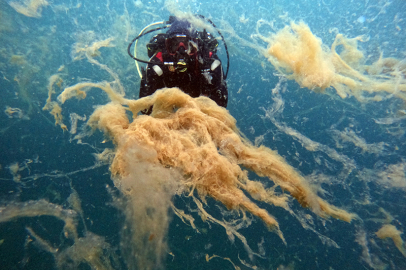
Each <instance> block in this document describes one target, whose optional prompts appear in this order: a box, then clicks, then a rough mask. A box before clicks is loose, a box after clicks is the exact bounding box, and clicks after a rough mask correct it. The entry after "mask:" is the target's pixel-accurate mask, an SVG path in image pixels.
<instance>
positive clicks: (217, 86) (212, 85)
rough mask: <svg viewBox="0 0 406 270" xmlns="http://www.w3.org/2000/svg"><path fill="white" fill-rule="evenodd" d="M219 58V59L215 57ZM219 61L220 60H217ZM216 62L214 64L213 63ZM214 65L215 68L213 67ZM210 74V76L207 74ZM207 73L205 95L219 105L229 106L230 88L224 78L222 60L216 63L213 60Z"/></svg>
mask: <svg viewBox="0 0 406 270" xmlns="http://www.w3.org/2000/svg"><path fill="white" fill-rule="evenodd" d="M215 60H217V59H215ZM217 61H219V60H217ZM213 63H214V65H213ZM212 67H214V68H212ZM207 75H208V76H207ZM207 75H205V76H204V77H205V86H204V88H205V91H204V93H203V95H205V96H207V97H209V98H210V99H212V100H214V101H215V102H216V103H217V105H219V106H222V107H224V108H227V102H228V90H227V84H226V81H225V80H224V78H223V67H222V65H221V62H220V63H219V64H218V63H217V64H216V63H215V62H214V61H213V62H212V65H211V68H210V69H209V70H208V74H207ZM208 78H209V79H208Z"/></svg>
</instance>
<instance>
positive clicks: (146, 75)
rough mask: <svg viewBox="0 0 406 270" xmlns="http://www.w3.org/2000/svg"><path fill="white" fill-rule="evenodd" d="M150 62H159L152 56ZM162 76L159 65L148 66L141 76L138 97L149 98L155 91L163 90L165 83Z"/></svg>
mask: <svg viewBox="0 0 406 270" xmlns="http://www.w3.org/2000/svg"><path fill="white" fill-rule="evenodd" d="M150 61H151V62H153V61H159V59H158V58H156V57H155V56H154V57H153V58H151V59H150ZM163 76H164V75H163V71H162V68H161V67H160V66H159V65H154V64H148V65H147V69H146V70H145V72H143V75H142V79H141V85H140V95H139V97H140V98H142V97H146V96H150V95H152V94H153V93H155V91H156V90H158V89H161V88H164V87H165V83H164V79H163Z"/></svg>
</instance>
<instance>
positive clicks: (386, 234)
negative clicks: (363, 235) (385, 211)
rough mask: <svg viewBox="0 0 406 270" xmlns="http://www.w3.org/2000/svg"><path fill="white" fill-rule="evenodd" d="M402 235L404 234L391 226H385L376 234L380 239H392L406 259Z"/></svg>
mask: <svg viewBox="0 0 406 270" xmlns="http://www.w3.org/2000/svg"><path fill="white" fill-rule="evenodd" d="M401 234H402V232H400V231H398V229H396V227H395V226H393V225H391V224H385V225H383V226H382V228H380V229H379V230H378V231H377V232H376V236H378V237H379V238H380V239H385V238H391V239H392V240H393V243H395V246H396V247H397V248H398V250H399V251H400V252H401V253H402V254H403V256H405V257H406V249H405V246H404V243H403V240H402V238H401V237H400V235H401Z"/></svg>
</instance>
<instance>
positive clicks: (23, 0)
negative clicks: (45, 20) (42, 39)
mask: <svg viewBox="0 0 406 270" xmlns="http://www.w3.org/2000/svg"><path fill="white" fill-rule="evenodd" d="M9 5H10V6H11V7H12V8H14V9H15V11H17V12H18V13H21V14H23V15H25V16H27V17H33V18H40V17H41V12H42V7H43V6H47V5H48V2H47V1H46V0H17V1H10V2H9Z"/></svg>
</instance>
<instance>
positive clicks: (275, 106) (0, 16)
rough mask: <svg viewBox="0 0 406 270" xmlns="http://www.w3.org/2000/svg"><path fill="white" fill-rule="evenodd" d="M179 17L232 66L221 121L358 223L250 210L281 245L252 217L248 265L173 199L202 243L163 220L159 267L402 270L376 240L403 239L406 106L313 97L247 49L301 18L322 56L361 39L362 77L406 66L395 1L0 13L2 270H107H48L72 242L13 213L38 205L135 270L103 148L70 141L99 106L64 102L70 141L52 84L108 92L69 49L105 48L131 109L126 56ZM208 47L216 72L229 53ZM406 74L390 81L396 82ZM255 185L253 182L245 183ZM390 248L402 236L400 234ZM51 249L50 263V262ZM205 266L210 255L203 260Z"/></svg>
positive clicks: (18, 0)
mask: <svg viewBox="0 0 406 270" xmlns="http://www.w3.org/2000/svg"><path fill="white" fill-rule="evenodd" d="M177 13H191V14H201V15H204V16H205V17H207V18H210V19H211V20H212V21H213V22H214V23H215V24H216V26H217V27H218V29H219V30H220V31H221V33H222V34H223V35H224V37H225V41H226V42H227V46H228V51H229V54H230V67H229V74H228V77H227V84H228V91H229V102H228V106H227V109H228V110H229V112H230V114H231V115H232V116H233V117H234V118H235V119H236V120H237V126H238V128H239V129H240V130H241V132H242V133H243V134H245V136H246V137H247V138H248V139H249V140H251V141H252V142H253V143H254V144H255V145H265V146H266V147H269V148H271V149H272V150H276V151H277V152H278V153H279V154H280V155H281V156H283V157H284V158H285V159H286V161H287V162H288V163H289V164H290V165H291V166H293V167H294V168H296V169H297V170H298V171H299V172H300V173H301V174H302V175H304V176H305V178H306V179H307V180H308V181H309V182H310V184H311V185H312V186H314V187H315V189H316V190H317V191H318V194H319V195H320V196H321V197H322V198H323V199H325V200H326V201H328V202H329V203H330V204H332V205H335V206H337V207H340V208H342V209H345V210H347V211H348V212H351V213H355V214H357V215H358V218H357V219H355V220H353V221H352V222H351V223H346V222H343V221H340V220H336V219H333V218H330V219H322V218H320V217H318V216H317V215H315V214H314V213H312V212H311V211H310V210H308V209H305V208H302V207H301V206H300V205H299V204H298V203H297V202H296V201H295V200H291V201H290V202H289V205H290V207H291V209H292V210H293V211H294V213H295V214H294V215H293V214H291V213H289V212H287V211H284V210H283V209H281V208H278V207H276V206H269V205H267V204H265V203H262V202H257V204H258V205H259V206H260V207H262V208H265V209H266V210H267V211H268V212H269V213H271V214H272V215H273V216H275V217H276V219H277V220H278V222H279V226H280V229H281V231H282V232H283V234H284V237H285V239H286V245H285V244H284V243H283V242H282V241H281V239H280V238H279V237H278V235H276V234H275V233H272V232H270V231H268V229H267V228H266V226H264V224H263V222H262V221H260V220H258V219H256V218H253V217H251V224H250V225H249V226H247V227H242V228H241V229H240V230H239V232H240V233H241V234H243V235H244V236H245V237H246V239H247V242H248V245H249V246H250V247H251V248H252V249H253V250H254V251H255V252H256V253H257V256H254V258H253V260H251V259H250V258H249V256H248V254H247V252H246V250H245V249H244V245H243V244H242V243H241V242H240V241H239V239H234V240H233V239H232V238H231V237H229V236H228V235H227V233H226V231H225V230H224V228H222V227H221V226H218V225H216V224H210V223H207V222H204V221H203V220H202V219H201V218H200V217H199V215H198V214H197V212H196V211H195V212H194V211H193V209H194V208H193V206H190V205H191V204H193V202H192V201H191V199H190V198H188V197H184V196H175V197H174V199H173V202H174V205H175V206H176V207H177V208H179V209H184V210H185V211H188V213H190V214H191V215H192V216H194V218H195V225H196V227H197V228H198V229H199V232H197V231H196V230H194V229H193V228H192V227H191V226H189V225H188V224H187V223H184V222H183V221H182V220H181V219H180V218H178V216H176V215H173V214H172V215H171V223H170V227H169V231H168V235H167V239H166V240H167V242H168V251H167V256H166V257H165V261H164V263H163V268H165V269H406V257H405V256H406V252H405V244H404V243H403V242H402V241H399V238H395V239H397V240H398V241H397V242H396V241H395V242H394V241H393V240H392V239H391V238H386V239H380V238H379V237H377V235H376V232H377V231H378V230H379V229H380V228H382V226H384V225H393V226H394V227H396V229H397V230H398V233H401V232H404V230H405V228H406V227H405V224H406V203H405V198H406V176H405V171H406V140H405V131H406V130H405V129H406V106H405V100H404V99H402V98H398V97H396V96H394V95H390V94H386V95H384V98H383V99H382V100H381V101H379V102H378V101H376V102H375V101H370V102H361V101H360V100H357V99H356V98H354V97H347V98H345V99H343V98H341V97H340V96H339V95H337V94H336V92H335V91H334V89H332V88H327V89H326V90H325V91H324V92H323V93H320V91H312V90H310V89H307V88H302V87H300V86H299V85H298V84H297V83H296V81H294V80H288V79H286V78H285V76H284V75H283V74H280V73H279V72H278V71H277V70H276V69H275V68H274V67H273V65H272V64H271V63H270V62H269V61H268V60H267V59H266V57H264V55H263V54H262V53H261V52H262V50H263V49H266V48H267V46H268V44H267V43H266V42H265V41H262V40H258V39H256V38H255V35H256V34H261V35H262V36H270V35H272V34H273V33H276V32H278V31H279V30H281V29H283V28H284V27H285V26H288V25H290V23H291V22H292V21H293V22H301V21H303V22H304V23H306V24H307V25H308V26H309V27H310V29H311V31H312V32H313V34H314V35H316V36H317V37H318V38H320V39H321V40H322V41H323V44H324V46H325V47H326V48H329V47H330V46H331V45H332V43H333V42H334V39H335V37H336V35H337V34H338V33H341V34H343V35H344V36H347V37H349V38H355V37H360V38H359V40H360V41H361V42H359V44H358V46H359V49H360V50H361V51H362V52H363V54H364V60H363V61H364V64H365V65H371V64H372V63H374V62H375V61H377V60H378V59H379V58H380V57H381V55H383V56H384V57H390V58H395V59H398V60H399V61H400V63H401V64H402V63H403V65H406V63H405V52H406V45H405V44H406V43H405V39H406V32H405V30H406V2H405V1H402V0H394V1H378V0H377V1H369V0H365V1H349V0H343V1H250V0H249V1H233V2H230V1H204V2H199V1H194V0H190V1H184V0H179V1H174V0H168V1H164V0H155V1H154V0H151V1H145V0H142V1H141V0H137V1H133V0H123V1H114V0H111V1H110V0H105V1H104V0H103V1H76V0H71V1H58V0H54V1H45V0H15V1H5V0H0V72H1V74H0V75H1V76H0V97H1V98H0V108H1V110H2V111H4V113H1V114H0V138H1V139H0V205H1V206H0V222H1V223H0V269H57V268H62V269H70V268H74V269H102V268H97V265H95V264H92V263H91V262H90V263H89V261H87V262H81V263H79V264H75V263H69V262H65V263H59V264H58V262H57V261H56V257H55V255H54V254H56V253H57V252H58V250H67V249H68V248H69V247H72V246H73V244H74V243H73V242H72V241H71V240H70V239H69V238H67V237H65V235H64V231H65V232H66V230H64V226H65V224H64V222H63V221H62V220H61V219H58V218H55V216H53V215H43V214H41V215H39V214H38V215H36V213H35V211H34V210H31V211H33V212H31V213H29V212H28V213H21V211H22V210H23V209H25V208H24V203H27V202H28V204H31V205H34V204H35V203H34V202H35V201H36V202H42V200H45V201H46V202H49V203H51V204H52V207H55V208H57V207H60V208H58V209H73V210H75V211H76V212H77V213H79V215H80V216H81V220H82V221H83V222H79V223H78V225H77V230H78V234H79V236H84V235H86V234H87V235H90V233H89V232H91V233H92V234H94V235H97V237H100V238H97V237H96V236H95V237H94V238H93V239H94V242H89V247H88V248H89V249H91V248H92V243H93V244H94V245H98V247H100V246H102V247H103V248H104V249H102V250H104V253H103V251H101V253H95V254H97V256H100V257H105V258H110V260H111V268H112V269H134V267H135V266H131V265H127V263H126V261H125V260H124V259H123V258H122V256H121V248H120V247H121V246H122V244H121V242H120V231H121V228H122V226H123V220H124V217H123V216H124V213H123V212H121V211H120V210H119V208H118V207H116V202H115V200H114V199H113V198H115V196H118V195H117V194H116V193H117V190H114V184H113V181H112V180H111V176H110V172H109V162H108V161H104V162H103V161H100V160H98V159H96V158H95V156H94V154H96V153H101V152H102V151H103V150H104V149H105V148H112V147H113V144H112V143H111V142H110V141H108V140H107V139H106V138H105V136H104V135H103V134H102V133H101V132H95V133H94V134H93V135H92V136H90V137H84V138H80V139H77V137H76V138H75V136H76V135H77V134H78V133H79V132H81V131H83V132H85V129H86V128H85V122H86V120H87V119H88V117H89V115H90V114H91V113H92V112H93V110H94V108H95V106H97V105H102V104H106V103H107V102H108V101H109V99H108V96H107V95H106V94H105V93H104V92H102V91H99V90H91V91H89V92H88V93H87V98H86V99H84V100H77V99H71V100H68V101H66V102H65V103H64V104H63V106H62V107H63V110H62V112H61V114H62V117H63V120H62V121H63V123H64V124H66V126H67V130H66V131H64V130H62V129H61V127H60V126H59V125H55V119H54V116H53V115H51V114H49V112H48V111H46V110H43V107H44V106H45V104H46V100H47V98H48V94H49V92H50V91H49V85H50V84H49V79H50V78H51V77H52V75H54V74H58V75H59V77H60V78H61V80H59V81H58V82H57V83H55V86H54V88H53V91H54V92H55V94H53V96H54V99H55V98H56V96H57V95H58V94H59V93H60V92H61V91H62V90H63V89H64V88H66V87H69V86H71V85H74V84H76V83H79V82H89V81H91V82H100V81H111V80H113V78H112V75H111V73H109V72H108V71H107V70H106V69H105V68H103V67H102V66H100V65H97V64H94V63H92V62H90V61H87V59H86V58H85V57H84V56H82V57H80V55H79V56H78V54H75V48H78V47H86V46H90V45H91V44H92V43H93V42H95V41H100V40H106V39H109V38H111V42H110V44H109V46H107V47H102V48H100V50H99V51H98V55H97V56H96V57H95V59H97V61H98V63H101V64H102V65H106V66H107V67H108V68H109V69H110V70H112V71H114V73H115V74H117V76H118V78H119V80H120V81H121V84H122V85H123V88H124V90H125V96H126V97H127V98H131V99H136V98H138V94H139V84H140V78H139V76H138V73H137V70H136V67H135V64H134V60H132V59H131V58H130V57H129V56H128V54H127V46H128V44H129V43H130V42H131V40H132V39H133V38H134V37H135V36H137V35H138V33H139V32H140V31H141V30H142V29H143V28H144V27H145V26H147V25H148V24H151V23H153V22H157V21H163V20H167V19H168V18H169V16H170V15H176V14H177ZM152 35H153V34H150V35H149V36H147V37H145V38H143V39H141V40H140V41H139V43H138V47H137V50H138V53H139V56H140V58H142V59H146V58H147V54H146V47H145V46H146V44H147V42H148V41H149V39H150V37H152ZM214 35H216V36H217V37H218V35H217V33H214ZM219 43H220V44H219V56H220V57H221V59H222V62H223V68H224V69H225V68H226V66H227V60H226V53H225V49H224V46H223V44H222V42H219ZM141 66H144V64H141ZM405 70H406V68H405V69H404V70H403V71H404V73H403V75H401V77H400V79H399V81H398V83H399V84H405V77H406V75H405V74H406V71H405ZM387 76H391V74H389V75H387ZM114 79H116V78H114ZM51 90H52V86H51ZM310 145H312V146H313V147H309V146H310ZM250 178H251V179H257V180H258V181H262V180H261V179H260V178H259V177H258V176H255V175H252V176H251V175H250ZM72 194H75V195H74V196H72ZM78 204H79V205H78ZM38 205H39V204H38ZM49 206H51V205H48V207H49ZM207 208H209V209H211V213H212V215H213V216H214V217H216V218H217V219H219V220H222V219H227V220H231V219H233V216H232V215H233V213H230V214H226V212H227V211H226V208H225V207H224V206H222V205H220V204H219V203H218V202H216V201H214V200H213V199H208V201H207ZM6 209H7V211H14V212H12V214H10V215H11V216H14V217H13V218H6V217H5V216H3V217H1V216H2V215H3V214H4V212H5V211H6ZM58 211H59V210H58ZM62 212H63V211H62ZM8 213H10V212H8ZM63 213H65V212H63ZM234 214H235V213H234ZM66 215H69V214H68V213H66ZM227 215H229V216H227ZM100 239H103V240H100ZM400 239H406V238H405V236H404V235H402V234H400ZM41 241H46V243H42V242H41ZM50 247H52V248H53V251H51V250H47V249H49V248H50ZM106 250H108V251H109V252H110V253H108V252H106ZM74 252H77V253H80V252H82V251H80V250H79V249H78V250H76V251H75V250H73V249H72V254H73V253H74ZM402 253H403V254H402ZM213 255H216V256H218V257H213V258H211V259H209V258H210V257H211V256H213ZM73 256H74V255H72V257H73ZM59 258H60V257H59ZM66 258H68V256H67V257H66ZM66 258H60V259H61V260H62V259H66ZM66 260H71V259H66Z"/></svg>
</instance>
